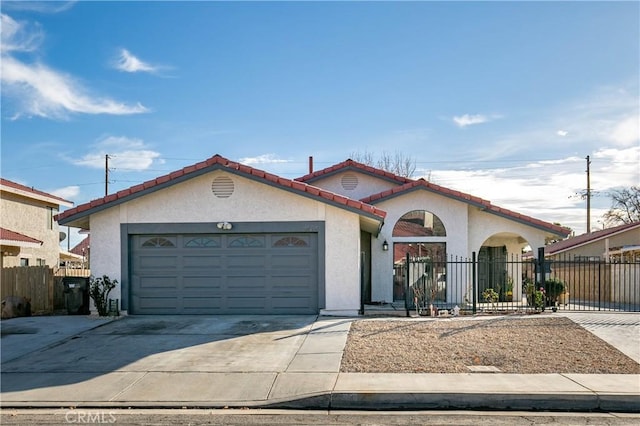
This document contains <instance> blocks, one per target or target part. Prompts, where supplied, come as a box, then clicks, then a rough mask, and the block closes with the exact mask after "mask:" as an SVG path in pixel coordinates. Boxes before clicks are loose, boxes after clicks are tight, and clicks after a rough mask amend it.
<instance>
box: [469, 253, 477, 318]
mask: <svg viewBox="0 0 640 426" xmlns="http://www.w3.org/2000/svg"><path fill="white" fill-rule="evenodd" d="M477 265H478V262H476V252H475V251H474V252H473V253H471V288H472V289H473V290H472V295H471V300H472V301H473V302H472V303H473V314H474V315H475V314H476V312H477V310H478V300H477V294H478V274H477V273H476V268H477Z"/></svg>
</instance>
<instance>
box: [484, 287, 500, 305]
mask: <svg viewBox="0 0 640 426" xmlns="http://www.w3.org/2000/svg"><path fill="white" fill-rule="evenodd" d="M482 298H483V299H484V301H485V302H487V303H491V304H495V303H496V302H497V301H498V298H499V296H498V293H496V291H495V290H494V289H492V288H488V289H486V290H485V291H483V292H482Z"/></svg>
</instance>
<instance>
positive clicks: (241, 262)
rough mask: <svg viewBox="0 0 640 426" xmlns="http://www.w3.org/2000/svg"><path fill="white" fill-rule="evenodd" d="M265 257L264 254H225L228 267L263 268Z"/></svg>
mask: <svg viewBox="0 0 640 426" xmlns="http://www.w3.org/2000/svg"><path fill="white" fill-rule="evenodd" d="M265 266H266V259H265V256H264V254H257V253H256V254H241V255H231V256H227V267H229V268H264V267H265Z"/></svg>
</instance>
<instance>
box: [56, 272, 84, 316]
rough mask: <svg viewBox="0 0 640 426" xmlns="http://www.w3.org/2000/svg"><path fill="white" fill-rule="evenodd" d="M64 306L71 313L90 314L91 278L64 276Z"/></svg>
mask: <svg viewBox="0 0 640 426" xmlns="http://www.w3.org/2000/svg"><path fill="white" fill-rule="evenodd" d="M62 284H63V285H64V306H65V308H67V313H68V314H69V315H89V278H84V277H64V278H62Z"/></svg>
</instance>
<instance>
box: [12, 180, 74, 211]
mask: <svg viewBox="0 0 640 426" xmlns="http://www.w3.org/2000/svg"><path fill="white" fill-rule="evenodd" d="M0 185H1V186H3V187H5V188H6V190H9V191H10V192H16V193H18V194H22V195H25V196H33V197H34V198H38V199H42V198H45V199H49V201H52V202H58V205H68V206H71V205H73V202H71V201H69V200H65V199H64V198H61V197H58V196H57V195H52V194H49V193H47V192H44V191H40V190H37V189H35V188H33V187H28V186H25V185H21V184H19V183H16V182H12V181H10V180H7V179H4V178H0Z"/></svg>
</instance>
